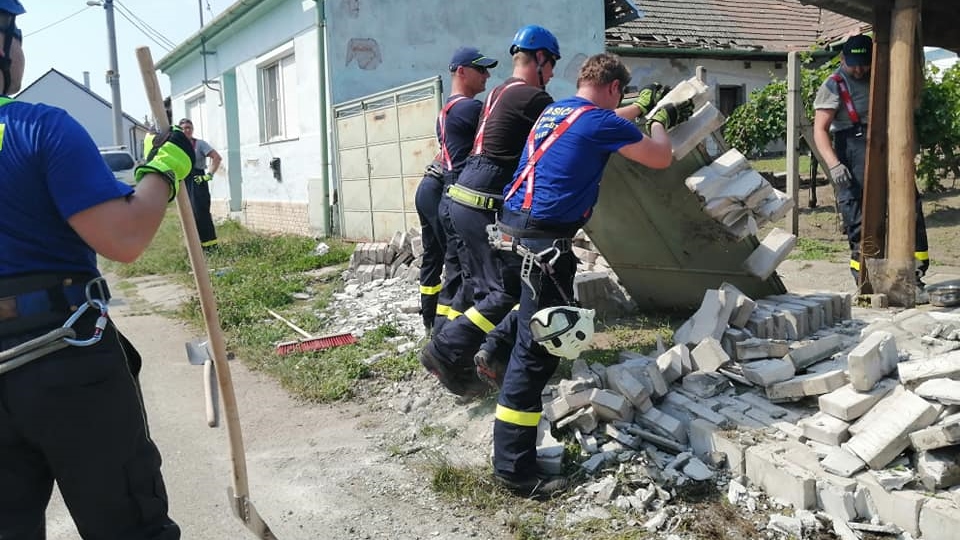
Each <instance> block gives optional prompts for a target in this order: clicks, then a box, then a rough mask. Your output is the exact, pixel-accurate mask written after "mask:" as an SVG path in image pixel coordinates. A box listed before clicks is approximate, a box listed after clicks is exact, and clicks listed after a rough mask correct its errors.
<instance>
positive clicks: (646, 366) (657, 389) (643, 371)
mask: <svg viewBox="0 0 960 540" xmlns="http://www.w3.org/2000/svg"><path fill="white" fill-rule="evenodd" d="M620 359H621V361H622V362H623V365H624V366H625V367H626V369H627V370H629V371H630V373H632V374H633V376H634V377H635V378H636V379H637V381H639V382H640V384H642V385H644V386H645V387H646V388H647V391H648V392H650V395H651V396H652V397H653V398H654V399H659V398H661V397H663V396H664V395H666V393H667V392H668V391H669V389H668V387H667V381H666V380H665V379H664V378H663V375H661V374H660V368H658V367H657V361H656V360H654V359H653V358H650V357H647V356H644V355H642V354H638V353H634V352H631V351H620Z"/></svg>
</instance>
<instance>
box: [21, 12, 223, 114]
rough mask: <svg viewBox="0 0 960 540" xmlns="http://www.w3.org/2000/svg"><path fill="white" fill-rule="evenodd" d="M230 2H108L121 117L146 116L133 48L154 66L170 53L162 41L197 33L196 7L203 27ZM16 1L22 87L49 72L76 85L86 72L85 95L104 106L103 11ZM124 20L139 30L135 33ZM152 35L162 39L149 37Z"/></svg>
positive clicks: (165, 84) (106, 53) (107, 92)
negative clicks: (143, 50) (21, 10)
mask: <svg viewBox="0 0 960 540" xmlns="http://www.w3.org/2000/svg"><path fill="white" fill-rule="evenodd" d="M234 1H235V0H114V6H115V7H114V19H115V27H116V33H117V66H118V68H119V71H120V104H121V108H122V109H123V112H125V113H127V114H129V115H130V116H132V117H134V118H136V119H137V120H140V121H142V120H143V119H144V117H145V116H149V113H150V106H149V105H148V104H147V98H146V93H145V92H144V90H143V80H142V78H141V76H140V67H139V65H138V64H137V58H136V53H135V51H136V49H137V47H141V46H144V45H146V46H149V47H150V53H151V55H152V56H153V61H154V62H156V61H157V60H159V59H160V58H162V57H163V56H165V55H166V54H167V53H168V52H169V51H170V46H169V44H168V43H165V42H164V39H163V38H166V40H169V41H172V42H173V43H174V44H177V45H179V44H180V43H182V42H183V41H184V40H185V39H186V38H188V37H190V36H191V35H193V34H194V33H196V32H197V31H198V30H199V29H200V9H201V7H202V9H203V22H204V23H205V24H206V23H209V22H210V21H211V20H213V18H214V17H216V16H217V15H219V14H220V13H222V12H223V10H225V9H226V8H228V7H230V5H232V4H233V3H234ZM21 2H22V3H23V5H24V7H25V8H26V9H27V13H26V14H24V15H22V16H20V17H17V26H19V27H20V29H21V30H22V31H23V36H24V37H23V41H24V45H23V50H24V54H25V55H26V70H25V72H24V75H23V88H26V87H27V86H28V85H30V83H32V82H34V81H35V80H37V79H38V78H40V77H41V76H43V74H44V73H46V72H47V71H49V70H50V68H55V69H56V70H57V71H60V72H61V73H63V74H65V75H67V76H69V77H71V78H73V79H74V80H76V81H77V82H79V83H81V84H82V83H83V72H84V71H89V72H90V88H91V90H93V91H94V92H96V93H97V94H98V95H99V96H100V97H102V98H103V99H105V100H107V101H108V102H110V101H111V100H112V94H111V89H110V85H109V84H108V83H107V81H106V72H107V70H108V69H109V66H110V50H109V48H108V43H107V41H108V40H107V17H106V11H105V10H104V8H103V7H102V6H87V5H86V0H21ZM124 15H126V17H125V16H124ZM128 18H129V19H131V20H132V21H134V22H135V23H136V24H137V25H139V26H140V27H142V28H144V29H145V31H144V30H140V29H138V28H137V26H135V25H134V24H133V23H132V22H131V21H130V20H128ZM143 23H145V24H143ZM153 30H155V31H156V32H157V33H158V34H160V36H162V37H157V36H155V35H153V34H152V33H151V32H152V31H153ZM161 43H162V44H163V46H161V45H160V44H161ZM157 78H158V79H159V81H160V88H161V90H162V91H163V94H164V95H167V94H168V93H169V91H170V82H169V80H168V79H167V76H166V75H164V74H162V73H159V72H158V73H157Z"/></svg>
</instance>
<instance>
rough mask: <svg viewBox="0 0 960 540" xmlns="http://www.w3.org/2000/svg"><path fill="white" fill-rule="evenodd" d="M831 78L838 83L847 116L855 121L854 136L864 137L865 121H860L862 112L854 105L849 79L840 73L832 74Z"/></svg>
mask: <svg viewBox="0 0 960 540" xmlns="http://www.w3.org/2000/svg"><path fill="white" fill-rule="evenodd" d="M830 78H831V79H833V80H834V82H836V83H837V90H838V91H839V93H840V101H841V102H843V106H844V108H845V109H846V110H847V116H848V117H850V122H852V123H853V127H852V129H853V130H854V131H853V136H854V137H862V136H863V122H861V121H860V114H859V113H857V108H856V107H854V106H853V97H852V96H851V95H850V89H849V88H847V81H845V80H843V77H842V76H840V74H839V73H834V74H833V75H830Z"/></svg>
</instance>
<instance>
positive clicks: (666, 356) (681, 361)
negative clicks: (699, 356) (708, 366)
mask: <svg viewBox="0 0 960 540" xmlns="http://www.w3.org/2000/svg"><path fill="white" fill-rule="evenodd" d="M684 365H686V366H690V367H692V362H691V360H690V350H689V349H687V346H686V345H684V344H682V343H681V344H680V345H675V346H673V347H671V348H670V349H668V350H667V352H665V353H663V354H661V355H660V356H658V357H657V368H658V369H659V370H660V375H661V376H663V380H664V382H666V384H668V385H669V384H673V383H674V381H676V380H677V379H679V378H680V377H682V376H683V375H684ZM687 373H689V371H688V372H687Z"/></svg>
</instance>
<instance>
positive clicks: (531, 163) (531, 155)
mask: <svg viewBox="0 0 960 540" xmlns="http://www.w3.org/2000/svg"><path fill="white" fill-rule="evenodd" d="M596 108H597V106H596V105H583V106H581V107H578V108H577V109H576V110H574V111H573V112H572V113H570V114H568V115H567V117H566V118H564V119H563V122H560V125H558V126H557V127H555V128H554V129H553V131H552V132H550V135H548V136H547V138H546V139H544V140H543V142H541V143H540V146H539V147H538V148H536V150H534V141H535V140H536V133H537V126H536V124H534V126H533V129H531V130H530V135H528V136H527V165H526V166H525V167H524V168H523V171H522V172H521V173H520V175H519V176H517V179H516V180H515V181H514V182H513V186H511V187H510V191H509V192H508V193H507V195H506V196H505V197H504V198H503V200H504V201H506V200H507V199H509V198H510V197H513V195H514V194H515V193H516V192H517V191H518V190H519V189H520V186H522V185H523V183H524V182H525V181H526V182H528V184H527V192H526V193H525V194H524V195H523V206H522V207H521V209H523V210H529V209H530V207H531V206H532V205H533V177H534V169H536V167H537V162H539V161H540V158H541V157H543V154H544V153H545V152H546V151H547V150H549V149H550V147H551V146H553V143H555V142H556V141H557V139H559V138H560V136H561V135H563V134H564V132H566V131H567V130H568V129H569V128H570V126H572V125H573V123H574V122H576V121H577V119H578V118H580V115H582V114H583V113H585V112H587V111H589V110H591V109H596ZM542 116H543V115H541V118H542ZM537 122H538V123H539V119H538V120H537Z"/></svg>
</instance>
